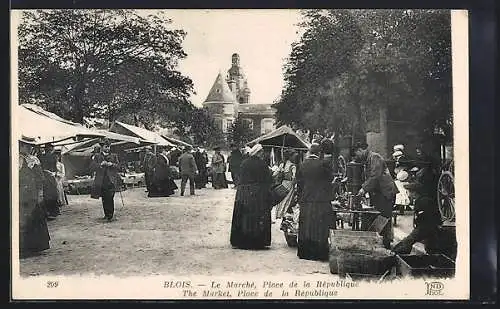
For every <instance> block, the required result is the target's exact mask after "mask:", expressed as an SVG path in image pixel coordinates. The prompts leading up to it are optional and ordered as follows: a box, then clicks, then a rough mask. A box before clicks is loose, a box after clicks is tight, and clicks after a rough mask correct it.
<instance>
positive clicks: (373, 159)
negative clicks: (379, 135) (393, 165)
mask: <svg viewBox="0 0 500 309" xmlns="http://www.w3.org/2000/svg"><path fill="white" fill-rule="evenodd" d="M353 151H354V153H355V156H356V160H357V161H358V162H360V163H363V164H364V165H365V168H364V170H365V182H364V183H363V184H362V185H361V189H359V192H358V196H363V195H365V194H366V193H367V192H368V193H369V194H370V203H371V204H372V205H373V207H374V208H375V209H376V210H378V211H379V212H380V215H381V216H383V217H385V218H387V219H388V221H387V224H386V225H385V227H384V228H383V230H382V231H381V233H380V234H381V235H382V236H383V243H384V246H385V247H386V248H387V249H390V246H391V242H392V240H393V231H392V221H391V218H392V210H393V207H394V202H395V200H396V194H397V193H398V192H399V191H398V189H397V187H396V184H395V183H394V180H393V179H392V176H391V174H390V172H389V169H388V168H387V165H386V163H385V160H384V158H383V157H382V156H381V155H380V154H378V153H376V152H374V151H371V150H369V149H368V144H366V143H365V142H358V143H357V144H356V145H355V146H354V149H353Z"/></svg>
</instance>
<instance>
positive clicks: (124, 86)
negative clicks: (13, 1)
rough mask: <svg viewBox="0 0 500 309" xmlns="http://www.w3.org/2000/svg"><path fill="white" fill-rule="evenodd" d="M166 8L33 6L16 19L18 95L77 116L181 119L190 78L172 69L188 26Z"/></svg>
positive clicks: (148, 121)
mask: <svg viewBox="0 0 500 309" xmlns="http://www.w3.org/2000/svg"><path fill="white" fill-rule="evenodd" d="M170 23H171V20H170V19H168V18H166V16H164V14H163V13H158V14H156V15H147V16H143V15H140V14H139V13H138V12H137V11H135V10H123V9H121V10H37V11H30V12H24V13H23V17H22V23H21V25H20V27H19V95H20V103H28V102H29V103H35V104H38V105H41V106H42V107H44V108H46V109H47V110H49V111H52V112H55V113H58V114H59V115H61V116H62V117H65V118H69V119H72V120H73V121H76V122H79V123H82V121H83V117H89V116H99V117H104V118H107V119H108V120H110V122H111V121H113V120H116V119H121V118H127V117H128V118H132V117H134V118H135V120H137V121H140V122H141V123H143V124H144V125H146V126H148V127H152V126H153V125H154V124H157V123H163V124H165V123H166V124H170V125H175V126H183V125H185V118H186V116H185V115H183V114H185V113H187V112H189V111H191V110H193V108H194V107H193V106H192V105H191V104H190V103H189V96H190V94H191V93H192V92H193V85H192V81H191V80H190V79H189V78H188V77H185V76H183V75H182V74H181V73H180V72H178V71H177V70H176V67H177V65H178V61H179V60H181V59H183V58H185V57H186V54H185V52H184V50H183V48H182V42H183V39H184V37H185V35H186V33H185V32H184V31H182V30H172V29H170V28H169V24H170Z"/></svg>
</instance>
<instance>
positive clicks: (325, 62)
mask: <svg viewBox="0 0 500 309" xmlns="http://www.w3.org/2000/svg"><path fill="white" fill-rule="evenodd" d="M303 19H304V21H303V23H302V24H301V26H302V27H303V29H304V34H303V36H302V37H301V39H300V40H299V41H298V42H297V43H295V44H294V45H293V46H292V52H291V54H290V57H289V59H288V61H287V63H286V64H285V66H284V71H285V81H286V84H285V88H284V90H283V94H282V97H281V99H280V100H279V102H278V103H277V104H276V108H277V117H278V122H279V123H280V124H288V125H292V126H294V127H297V128H303V129H310V130H312V131H319V132H323V131H325V130H327V129H328V130H332V131H335V132H337V133H338V134H341V135H342V134H344V135H351V134H353V133H354V134H355V135H356V134H364V133H366V131H367V130H368V129H369V128H368V125H369V124H370V121H371V120H374V119H378V117H379V114H378V111H379V108H380V107H383V108H387V110H388V117H389V118H390V119H391V120H397V121H406V122H409V123H411V126H412V127H413V128H415V129H416V130H417V131H419V132H420V133H421V135H422V136H425V135H430V134H432V133H433V132H434V131H435V129H436V128H438V129H440V130H443V131H444V132H445V134H446V135H447V136H449V137H451V136H452V132H451V128H452V122H451V115H452V102H451V28H450V13H449V11H441V10H306V11H304V12H303Z"/></svg>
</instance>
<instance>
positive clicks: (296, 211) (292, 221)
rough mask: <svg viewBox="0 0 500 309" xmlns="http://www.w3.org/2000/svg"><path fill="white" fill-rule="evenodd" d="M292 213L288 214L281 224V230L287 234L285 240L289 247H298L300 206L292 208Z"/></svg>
mask: <svg viewBox="0 0 500 309" xmlns="http://www.w3.org/2000/svg"><path fill="white" fill-rule="evenodd" d="M292 211H293V212H292V213H289V212H287V213H286V214H285V215H284V217H283V221H282V222H281V227H280V230H282V231H283V233H284V234H285V240H286V243H287V245H288V246H289V247H297V235H298V233H299V215H300V208H299V206H298V205H295V206H294V207H292Z"/></svg>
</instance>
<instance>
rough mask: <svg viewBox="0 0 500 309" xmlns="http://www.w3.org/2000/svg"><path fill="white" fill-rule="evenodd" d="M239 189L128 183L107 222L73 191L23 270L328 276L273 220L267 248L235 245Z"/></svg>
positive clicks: (91, 203) (98, 203)
mask: <svg viewBox="0 0 500 309" xmlns="http://www.w3.org/2000/svg"><path fill="white" fill-rule="evenodd" d="M179 186H180V185H179ZM235 193H236V190H234V189H231V188H229V189H223V190H214V189H212V188H211V187H208V188H206V189H202V190H197V191H196V195H195V196H184V197H181V196H179V190H177V191H176V194H175V195H173V196H170V197H159V198H147V196H146V195H147V193H146V192H145V190H144V188H133V189H128V190H127V191H123V192H122V193H121V194H122V197H123V201H124V204H125V205H123V204H122V201H121V198H120V194H119V193H117V194H116V195H115V216H116V221H113V222H110V223H108V222H105V221H104V220H103V219H102V217H103V210H102V206H101V201H100V200H95V199H91V198H90V197H89V196H88V195H69V196H68V201H69V206H65V207H64V208H63V210H62V215H61V216H59V217H58V218H57V219H56V220H55V221H51V222H49V223H48V224H49V232H50V236H51V242H50V246H51V248H50V249H49V250H46V251H45V252H43V253H42V254H41V255H40V256H36V257H31V258H27V259H23V260H21V262H20V270H21V275H22V276H37V275H50V276H55V275H78V274H81V275H114V276H118V277H126V276H137V275H140V276H149V275H163V274H169V275H179V276H184V275H190V274H193V275H194V274H196V275H214V276H217V275H224V276H226V275H231V274H241V273H252V274H260V273H262V274H266V275H271V274H280V273H287V274H290V275H308V274H313V273H317V274H325V275H330V272H329V266H328V263H327V262H316V261H307V260H300V259H299V258H298V257H297V255H296V248H290V247H288V246H287V244H286V242H285V238H284V236H283V232H281V231H280V230H279V225H280V224H279V223H280V222H279V221H277V222H276V223H275V224H273V225H272V244H271V248H270V249H268V250H259V251H251V250H237V249H232V248H231V245H230V243H229V235H230V229H231V217H232V210H233V201H234V195H235ZM400 222H404V221H400ZM401 224H402V223H400V224H399V225H401ZM395 232H396V231H395ZM397 233H399V234H401V233H402V231H400V230H399V231H398V232H397ZM397 233H395V234H397ZM332 276H333V275H332Z"/></svg>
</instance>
